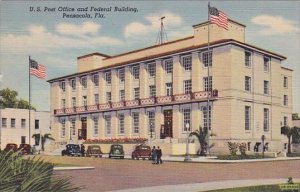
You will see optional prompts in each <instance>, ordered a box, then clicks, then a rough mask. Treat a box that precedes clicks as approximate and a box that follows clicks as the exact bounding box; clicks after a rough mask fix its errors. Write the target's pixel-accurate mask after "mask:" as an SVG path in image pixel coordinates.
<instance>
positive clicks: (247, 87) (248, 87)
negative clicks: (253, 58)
mask: <svg viewBox="0 0 300 192" xmlns="http://www.w3.org/2000/svg"><path fill="white" fill-rule="evenodd" d="M245 91H251V77H248V76H245Z"/></svg>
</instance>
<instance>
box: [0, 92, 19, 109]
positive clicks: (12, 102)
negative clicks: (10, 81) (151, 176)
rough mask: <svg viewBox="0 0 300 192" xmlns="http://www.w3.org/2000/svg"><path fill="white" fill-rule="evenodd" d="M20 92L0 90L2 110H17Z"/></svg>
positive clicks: (0, 106)
mask: <svg viewBox="0 0 300 192" xmlns="http://www.w3.org/2000/svg"><path fill="white" fill-rule="evenodd" d="M17 96H18V92H16V91H14V90H10V89H9V88H6V89H2V90H0V108H15V107H16V104H17Z"/></svg>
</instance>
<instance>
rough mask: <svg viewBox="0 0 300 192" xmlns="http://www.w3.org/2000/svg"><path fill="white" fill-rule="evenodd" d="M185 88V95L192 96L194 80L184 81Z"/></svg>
mask: <svg viewBox="0 0 300 192" xmlns="http://www.w3.org/2000/svg"><path fill="white" fill-rule="evenodd" d="M183 86H184V87H183V90H184V93H185V94H190V93H191V92H192V80H186V81H183Z"/></svg>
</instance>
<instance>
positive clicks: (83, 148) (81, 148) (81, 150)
mask: <svg viewBox="0 0 300 192" xmlns="http://www.w3.org/2000/svg"><path fill="white" fill-rule="evenodd" d="M80 152H81V156H82V157H84V154H85V146H84V145H83V144H81V147H80Z"/></svg>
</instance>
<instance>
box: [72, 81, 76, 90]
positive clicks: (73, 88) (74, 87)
mask: <svg viewBox="0 0 300 192" xmlns="http://www.w3.org/2000/svg"><path fill="white" fill-rule="evenodd" d="M71 87H72V90H75V89H76V80H75V79H71Z"/></svg>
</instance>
